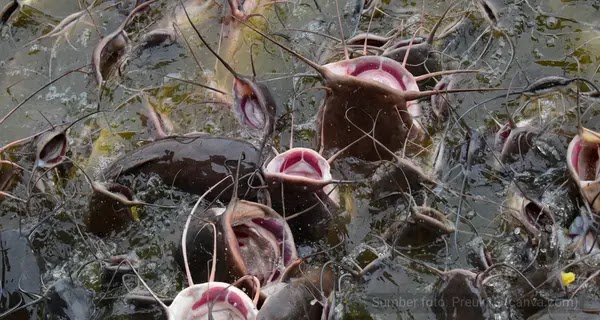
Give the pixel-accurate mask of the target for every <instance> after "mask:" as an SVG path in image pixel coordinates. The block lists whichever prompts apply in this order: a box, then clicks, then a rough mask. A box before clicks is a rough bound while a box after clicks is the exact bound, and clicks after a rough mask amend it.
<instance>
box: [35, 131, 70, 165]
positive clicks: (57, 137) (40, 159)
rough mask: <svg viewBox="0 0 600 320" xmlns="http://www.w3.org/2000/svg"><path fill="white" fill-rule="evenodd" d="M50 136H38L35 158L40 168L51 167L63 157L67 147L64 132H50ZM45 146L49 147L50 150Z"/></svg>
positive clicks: (62, 159)
mask: <svg viewBox="0 0 600 320" xmlns="http://www.w3.org/2000/svg"><path fill="white" fill-rule="evenodd" d="M50 135H51V136H50V138H49V139H47V138H46V136H42V137H40V138H39V139H40V140H39V141H38V142H37V148H38V150H39V151H38V153H37V159H36V165H37V166H38V167H41V168H47V169H51V168H53V167H55V166H57V165H59V164H60V163H62V162H63V161H64V159H65V156H66V154H67V149H68V143H67V136H66V135H65V134H64V133H62V132H61V133H58V134H53V133H51V134H50ZM46 148H51V150H50V151H48V150H46Z"/></svg>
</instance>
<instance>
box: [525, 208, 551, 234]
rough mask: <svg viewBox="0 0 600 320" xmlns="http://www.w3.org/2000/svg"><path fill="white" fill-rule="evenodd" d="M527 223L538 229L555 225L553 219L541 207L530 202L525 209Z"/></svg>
mask: <svg viewBox="0 0 600 320" xmlns="http://www.w3.org/2000/svg"><path fill="white" fill-rule="evenodd" d="M524 211H525V212H524V213H525V218H526V219H527V221H528V222H529V223H530V224H531V225H533V226H536V227H537V228H538V229H540V230H541V229H542V227H544V226H547V225H552V224H553V219H552V217H550V216H549V215H548V213H547V212H545V211H544V210H543V209H542V208H540V206H538V205H537V204H536V203H534V202H529V203H528V204H527V205H526V206H525V208H524Z"/></svg>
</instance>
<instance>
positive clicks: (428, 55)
mask: <svg viewBox="0 0 600 320" xmlns="http://www.w3.org/2000/svg"><path fill="white" fill-rule="evenodd" d="M409 49H410V51H409ZM407 53H408V57H406V64H405V65H404V67H405V68H406V70H408V71H409V72H410V73H412V74H413V75H414V76H415V77H417V76H420V75H424V74H428V73H432V72H437V71H440V70H442V63H441V55H440V54H439V53H436V52H432V48H431V44H430V43H429V42H427V39H425V38H420V37H419V38H415V39H414V40H413V43H412V44H410V39H407V40H403V41H401V42H399V43H397V44H396V45H395V46H393V47H391V48H388V49H387V50H386V51H384V53H383V56H385V57H388V58H390V59H392V60H396V61H398V62H400V63H402V62H403V61H404V57H405V56H406V54H407Z"/></svg>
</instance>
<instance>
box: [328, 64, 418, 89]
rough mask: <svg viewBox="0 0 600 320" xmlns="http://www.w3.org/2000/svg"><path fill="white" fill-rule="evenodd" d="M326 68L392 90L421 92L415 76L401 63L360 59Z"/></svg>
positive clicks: (329, 65) (330, 65)
mask: <svg viewBox="0 0 600 320" xmlns="http://www.w3.org/2000/svg"><path fill="white" fill-rule="evenodd" d="M325 67H326V68H327V69H329V70H330V71H332V72H334V73H336V74H340V75H349V76H353V77H357V78H359V79H364V80H368V81H375V82H378V83H380V84H383V85H385V86H386V87H388V88H391V89H395V90H400V91H407V90H412V91H419V87H418V86H417V82H416V81H415V79H414V77H413V75H412V74H411V73H410V72H408V71H407V70H406V69H405V68H404V67H403V66H402V65H401V64H400V63H398V62H396V61H394V60H391V59H386V58H381V57H373V56H371V57H360V58H355V59H352V60H345V61H341V62H336V63H332V64H328V65H326V66H325Z"/></svg>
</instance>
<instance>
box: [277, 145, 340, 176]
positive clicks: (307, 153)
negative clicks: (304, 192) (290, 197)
mask: <svg viewBox="0 0 600 320" xmlns="http://www.w3.org/2000/svg"><path fill="white" fill-rule="evenodd" d="M265 173H267V174H269V173H270V174H277V175H282V176H287V177H296V178H303V179H309V180H318V181H328V180H330V179H331V173H330V167H329V164H328V163H327V160H325V159H324V158H323V157H322V156H321V155H320V154H318V153H317V152H316V151H314V150H311V149H306V148H294V149H291V150H288V151H286V152H284V153H281V154H279V155H277V156H276V157H275V158H273V160H271V162H270V163H269V164H268V165H267V168H266V169H265Z"/></svg>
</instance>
